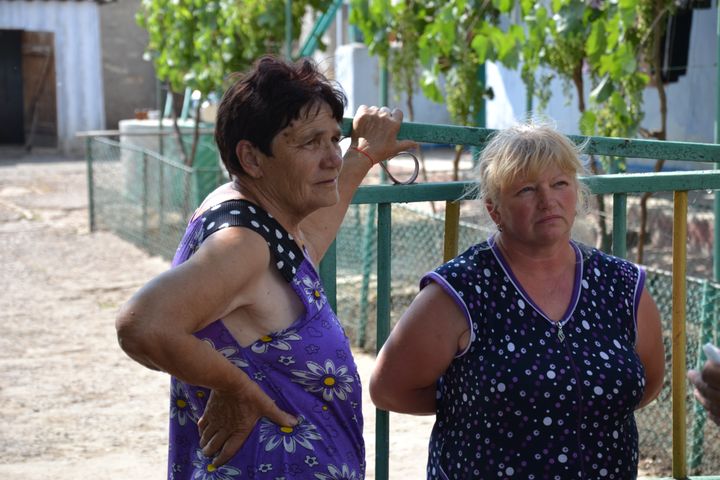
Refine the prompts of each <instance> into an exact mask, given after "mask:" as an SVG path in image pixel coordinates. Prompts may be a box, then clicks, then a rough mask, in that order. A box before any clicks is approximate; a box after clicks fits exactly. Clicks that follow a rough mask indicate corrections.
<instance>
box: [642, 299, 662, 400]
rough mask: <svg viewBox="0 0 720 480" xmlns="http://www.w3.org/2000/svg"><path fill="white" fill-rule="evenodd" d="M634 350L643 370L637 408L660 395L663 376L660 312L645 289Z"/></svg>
mask: <svg viewBox="0 0 720 480" xmlns="http://www.w3.org/2000/svg"><path fill="white" fill-rule="evenodd" d="M637 320H638V321H637V323H638V325H637V330H638V331H637V344H636V347H635V348H636V350H637V354H638V356H639V357H640V361H641V362H642V364H643V367H644V368H645V393H644V394H643V397H642V399H641V400H640V404H639V405H638V407H637V408H642V407H644V406H645V405H647V404H648V403H650V402H652V401H653V400H654V399H655V397H657V396H658V394H659V393H660V389H661V388H662V384H663V377H664V375H665V346H664V345H663V340H662V327H661V324H660V312H659V311H658V308H657V305H655V301H654V300H653V299H652V297H651V296H650V294H649V293H648V291H647V289H643V292H642V295H641V296H640V305H639V307H638V319H637Z"/></svg>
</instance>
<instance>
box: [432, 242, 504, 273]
mask: <svg viewBox="0 0 720 480" xmlns="http://www.w3.org/2000/svg"><path fill="white" fill-rule="evenodd" d="M494 258H495V256H494V254H493V252H492V246H491V245H490V243H489V242H488V241H483V242H480V243H476V244H474V245H471V246H470V247H468V248H467V249H466V250H465V251H464V252H462V253H460V254H459V255H457V256H455V257H454V258H452V259H450V260H448V261H447V262H445V263H443V264H442V265H440V266H438V267H437V268H436V269H435V271H437V272H440V271H449V270H458V269H461V270H467V269H474V268H478V267H480V266H484V265H485V264H487V263H488V261H490V260H491V259H494Z"/></svg>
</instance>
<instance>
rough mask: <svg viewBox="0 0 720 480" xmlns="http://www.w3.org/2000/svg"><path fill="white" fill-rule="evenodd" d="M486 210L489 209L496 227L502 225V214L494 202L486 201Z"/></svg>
mask: <svg viewBox="0 0 720 480" xmlns="http://www.w3.org/2000/svg"><path fill="white" fill-rule="evenodd" d="M485 208H486V209H487V212H488V215H490V218H491V219H492V221H493V222H495V224H496V225H499V224H500V213H499V212H498V211H497V208H496V206H495V204H494V203H493V201H492V200H490V199H489V198H488V199H485Z"/></svg>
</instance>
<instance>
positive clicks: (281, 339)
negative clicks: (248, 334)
mask: <svg viewBox="0 0 720 480" xmlns="http://www.w3.org/2000/svg"><path fill="white" fill-rule="evenodd" d="M297 340H302V337H301V336H300V335H298V334H297V332H296V331H295V330H283V331H280V332H277V333H271V334H270V335H263V336H262V337H260V338H259V339H258V340H257V341H256V342H255V343H253V344H252V347H251V348H252V351H253V352H255V353H266V352H267V351H268V350H269V349H270V348H271V347H272V348H275V349H277V350H282V351H288V350H290V349H292V347H291V346H290V343H288V342H291V341H297Z"/></svg>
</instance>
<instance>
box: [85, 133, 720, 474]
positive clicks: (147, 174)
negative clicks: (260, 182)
mask: <svg viewBox="0 0 720 480" xmlns="http://www.w3.org/2000/svg"><path fill="white" fill-rule="evenodd" d="M185 141H187V139H185ZM201 148H210V149H212V148H213V146H212V145H209V144H206V145H205V146H204V147H201ZM204 155H205V158H206V160H207V159H211V161H206V162H205V165H204V166H201V167H196V168H189V167H186V166H184V165H181V164H179V163H177V162H174V161H170V160H168V159H167V158H164V157H161V156H159V155H157V154H155V153H152V152H149V151H147V150H144V149H142V148H137V147H128V146H127V145H125V144H123V145H122V146H121V145H120V143H119V142H117V141H115V140H113V139H108V138H91V139H88V146H87V159H88V167H89V185H88V187H89V192H90V202H89V203H90V215H91V223H92V224H93V226H94V228H95V229H100V230H108V231H112V232H114V233H115V234H117V235H118V236H120V237H122V238H124V239H126V240H128V241H130V242H132V243H134V244H136V245H138V246H139V247H141V248H143V249H145V250H146V251H148V252H149V253H151V254H154V255H161V256H163V257H164V258H166V259H171V258H172V256H173V255H174V253H175V249H176V247H177V244H178V242H179V241H180V238H181V237H182V234H183V232H184V231H185V226H186V223H187V220H188V218H189V217H190V215H191V214H192V212H193V210H194V209H195V208H196V206H197V205H198V204H199V202H200V201H201V200H202V199H203V198H204V196H205V195H206V194H207V193H209V192H210V191H211V190H212V189H214V188H215V187H216V186H217V185H219V184H221V183H223V182H224V181H226V176H225V175H224V173H223V171H222V169H221V168H220V166H219V163H217V160H216V159H217V157H216V154H211V153H209V152H207V151H206V152H205V153H204ZM412 205H413V206H412V207H408V206H405V205H403V204H394V205H393V209H392V222H393V223H392V239H391V242H392V244H391V250H392V285H391V289H392V291H391V299H392V300H391V302H392V303H391V324H394V323H395V322H397V320H398V319H399V317H400V315H401V314H402V313H403V312H404V311H405V309H406V308H407V307H408V305H409V304H410V302H411V301H412V299H413V298H414V296H415V294H416V293H417V291H418V281H419V279H420V277H421V276H422V275H423V274H424V273H426V272H428V271H430V270H432V269H433V268H435V267H436V266H437V265H438V264H439V263H440V262H441V261H442V257H443V235H444V219H443V215H442V214H434V213H433V212H432V209H431V208H430V206H429V204H426V203H423V204H412ZM376 220H377V212H376V207H375V206H374V205H352V206H351V207H350V209H349V211H348V214H347V216H346V218H345V221H344V223H343V225H342V227H341V229H340V231H339V233H338V237H337V305H338V307H337V314H338V317H339V319H340V320H341V322H342V323H343V325H344V326H345V329H346V332H347V334H348V336H349V337H350V340H351V342H352V344H353V345H354V346H356V347H359V348H363V349H367V350H370V351H374V349H375V318H376V310H375V306H376V278H377V274H376V258H377V256H376V230H375V222H376ZM489 233H490V232H489V231H487V230H486V229H484V228H483V227H480V226H478V225H472V224H468V223H461V224H460V231H459V242H458V243H459V246H458V248H459V251H463V250H464V249H466V248H467V247H468V246H470V245H472V244H473V243H476V242H478V241H480V240H482V239H484V238H486V237H487V236H488V235H489ZM647 287H648V289H649V291H650V293H651V294H652V295H653V297H654V298H655V300H656V302H657V304H658V307H659V309H660V312H661V316H662V319H663V338H664V342H665V351H666V374H665V385H664V388H663V390H662V392H661V393H660V396H659V398H658V399H657V400H656V401H655V402H653V403H652V404H651V405H650V406H648V407H646V408H644V409H643V410H641V411H639V412H638V413H637V422H638V430H639V433H640V459H641V460H640V462H641V467H642V468H643V469H644V470H645V471H650V472H653V474H656V475H658V476H670V472H671V459H672V422H671V418H672V414H671V409H672V405H671V398H670V395H671V392H670V361H671V358H670V354H671V339H672V335H671V318H672V315H671V308H672V278H671V274H670V272H667V271H662V270H655V269H648V278H647ZM718 319H720V285H718V284H716V283H713V282H710V281H707V280H701V279H697V278H688V279H687V360H686V361H687V365H688V367H689V368H690V367H696V366H698V365H699V364H700V365H701V364H702V362H704V358H703V357H702V356H701V355H702V352H701V349H700V348H699V347H701V346H702V344H703V343H705V342H707V341H714V342H716V341H717V337H718V328H719V325H718V324H719V322H718ZM687 405H688V412H687V416H686V419H687V426H688V435H687V438H688V465H689V467H690V470H689V473H690V474H692V475H711V474H713V473H716V472H720V428H718V427H717V426H716V425H714V424H713V423H712V422H709V421H706V415H705V413H704V410H702V408H700V407H699V406H698V404H697V402H695V400H694V398H693V397H692V391H691V389H690V388H688V398H687Z"/></svg>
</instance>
